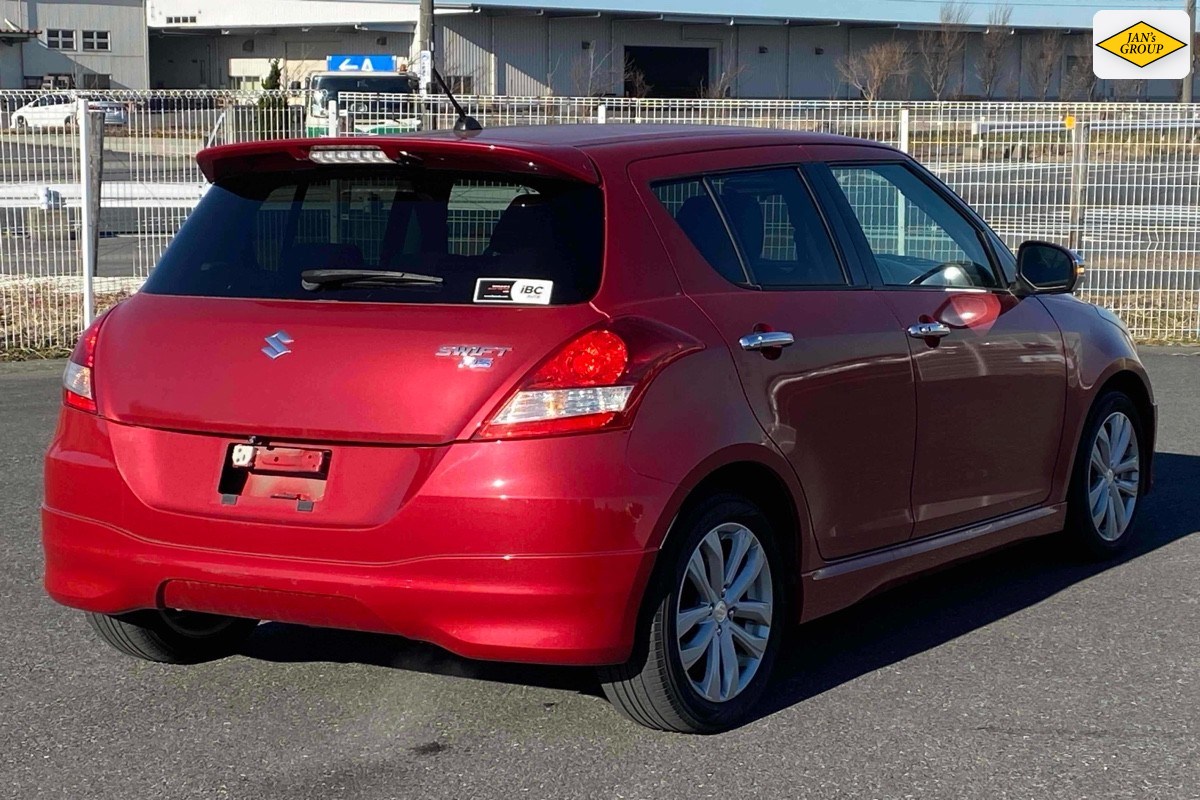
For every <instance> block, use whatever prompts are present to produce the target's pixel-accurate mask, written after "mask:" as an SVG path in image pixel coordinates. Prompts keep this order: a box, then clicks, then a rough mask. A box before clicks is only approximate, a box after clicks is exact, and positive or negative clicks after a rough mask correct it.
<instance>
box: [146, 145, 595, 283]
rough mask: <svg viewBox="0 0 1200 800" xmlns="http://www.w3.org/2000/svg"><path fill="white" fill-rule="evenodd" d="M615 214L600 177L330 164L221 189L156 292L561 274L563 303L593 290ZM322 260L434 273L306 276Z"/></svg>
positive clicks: (175, 245) (235, 181)
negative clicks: (606, 205) (607, 213)
mask: <svg viewBox="0 0 1200 800" xmlns="http://www.w3.org/2000/svg"><path fill="white" fill-rule="evenodd" d="M603 236H604V217H603V207H602V198H601V195H600V190H599V189H598V188H596V187H594V186H590V185H586V184H582V183H576V182H570V181H555V180H540V179H528V178H525V177H524V176H521V177H518V176H513V175H491V174H476V173H461V172H449V171H436V170H426V171H414V170H406V169H403V168H397V169H390V168H385V169H378V168H368V169H362V168H322V169H310V170H303V171H296V172H289V173H273V172H272V173H251V174H246V175H240V176H235V177H233V178H230V179H227V180H224V181H221V182H220V183H218V184H216V185H214V186H212V187H210V188H209V190H208V192H207V193H206V195H205V197H204V199H203V200H202V201H201V202H200V204H199V205H198V206H197V208H196V210H195V211H194V212H193V213H192V214H191V216H190V217H188V220H187V222H186V223H185V224H184V226H183V227H182V228H181V230H180V232H179V234H178V235H177V236H176V237H175V240H174V241H173V242H172V244H171V246H170V247H169V248H168V249H167V252H166V253H165V254H164V255H163V257H162V260H161V261H160V262H159V264H158V266H157V267H156V268H155V270H154V272H153V273H152V274H151V276H150V278H149V280H148V281H147V282H146V284H145V287H144V291H147V292H150V293H153V294H172V295H193V296H207V297H253V298H277V299H289V300H351V301H362V302H397V303H451V304H467V303H473V302H475V301H476V298H477V293H476V289H477V284H478V283H479V282H480V281H481V280H484V279H495V280H501V281H503V280H522V279H527V280H538V281H550V282H552V289H551V293H550V304H551V305H564V304H570V303H581V302H586V301H587V300H589V299H591V297H592V296H593V295H594V294H595V293H596V290H597V288H598V287H599V284H600V272H601V263H602V260H603ZM309 270H379V271H385V272H404V273H409V274H417V275H422V276H429V277H433V278H438V279H440V282H426V283H424V284H420V285H416V284H414V285H401V284H395V283H389V284H388V285H380V284H371V285H363V284H359V283H346V284H340V285H336V286H335V285H332V284H327V285H324V286H322V287H320V288H318V289H313V288H312V287H311V284H310V285H309V288H305V281H304V280H303V278H302V273H304V272H305V271H309Z"/></svg>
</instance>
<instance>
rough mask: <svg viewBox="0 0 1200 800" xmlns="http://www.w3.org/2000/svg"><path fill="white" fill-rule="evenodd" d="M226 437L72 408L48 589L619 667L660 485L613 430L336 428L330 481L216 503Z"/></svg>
mask: <svg viewBox="0 0 1200 800" xmlns="http://www.w3.org/2000/svg"><path fill="white" fill-rule="evenodd" d="M229 441H230V440H228V439H225V438H223V437H216V436H207V435H201V434H190V433H182V432H172V431H161V430H155V429H148V428H138V427H134V426H129V425H122V424H118V423H115V422H111V421H106V420H104V419H101V418H99V417H96V416H94V415H90V414H84V413H83V412H80V411H75V410H72V409H66V410H64V411H63V413H62V416H61V418H60V422H59V428H58V432H57V434H56V435H55V438H54V441H53V442H52V443H51V445H50V450H49V452H48V453H47V456H46V478H45V486H46V495H45V503H44V506H43V510H42V538H43V546H44V549H45V556H46V576H45V584H46V589H47V591H48V592H49V594H50V596H51V597H53V598H54V599H55V600H57V601H58V602H60V603H62V604H64V605H67V606H71V607H74V608H80V609H84V610H87V611H94V612H99V613H105V614H119V613H124V612H128V611H135V610H140V609H151V608H176V609H183V610H191V611H205V612H209V613H218V614H228V615H231V616H242V617H250V618H257V619H266V620H276V621H280V622H294V623H300V624H307V625H316V626H326V627H338V628H349V629H356V630H366V631H377V632H381V633H391V634H398V635H402V636H406V637H410V638H413V639H419V640H423V641H428V642H433V643H435V644H437V645H440V646H442V647H445V648H446V649H448V650H450V651H452V652H455V653H458V654H460V655H463V656H467V657H471V658H483V659H495V660H504V661H519V662H530V663H546V664H578V665H585V664H615V663H620V662H622V661H624V660H625V659H626V658H627V657H628V654H629V653H630V651H631V650H632V646H633V638H634V631H635V628H636V619H637V613H638V610H639V607H640V604H641V598H642V595H643V593H644V591H645V586H646V583H647V580H648V576H649V574H650V570H651V568H652V565H653V562H654V558H655V555H656V553H657V550H658V544H659V543H660V541H661V524H662V523H661V521H662V520H663V519H664V517H665V513H666V512H665V509H666V505H667V503H668V501H669V498H670V496H671V492H672V490H673V487H672V486H671V485H669V484H666V483H663V482H661V481H657V480H655V479H651V478H646V477H645V476H642V475H640V474H638V473H636V472H634V471H633V470H631V469H629V468H628V466H627V465H626V463H625V448H626V437H625V434H624V433H623V432H614V433H608V434H599V435H595V436H576V437H570V438H569V439H562V440H554V439H540V440H537V439H534V440H524V441H505V442H487V443H459V444H453V445H447V446H440V447H433V448H422V447H408V448H404V447H371V446H355V445H333V446H332V447H333V450H334V452H333V455H332V461H331V462H330V463H331V465H332V466H331V467H330V478H329V487H328V489H327V491H326V493H325V496H324V499H323V500H321V501H319V502H318V503H317V505H316V508H315V509H314V510H312V511H310V512H302V511H300V510H299V509H298V508H297V506H296V503H295V502H289V501H282V500H273V499H266V498H257V499H255V498H243V499H244V502H242V501H239V502H238V503H236V504H235V505H226V504H224V503H223V502H222V500H221V495H220V494H219V493H218V488H217V484H218V480H217V476H218V474H219V472H220V469H221V466H222V464H223V463H224V458H225V455H224V454H225V452H226V448H227V447H228V442H229Z"/></svg>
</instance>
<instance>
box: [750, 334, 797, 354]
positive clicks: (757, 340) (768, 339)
mask: <svg viewBox="0 0 1200 800" xmlns="http://www.w3.org/2000/svg"><path fill="white" fill-rule="evenodd" d="M795 343H796V337H795V336H793V335H792V334H790V333H788V332H787V331H755V332H754V333H751V334H749V335H747V336H743V337H742V338H740V339H738V344H740V345H741V346H742V349H743V350H751V351H754V350H773V349H775V348H777V347H787V346H789V345H793V344H795Z"/></svg>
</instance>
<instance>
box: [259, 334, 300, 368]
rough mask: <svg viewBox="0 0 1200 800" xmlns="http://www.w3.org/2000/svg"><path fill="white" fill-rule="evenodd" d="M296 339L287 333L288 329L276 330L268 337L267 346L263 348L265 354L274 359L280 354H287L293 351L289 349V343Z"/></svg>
mask: <svg viewBox="0 0 1200 800" xmlns="http://www.w3.org/2000/svg"><path fill="white" fill-rule="evenodd" d="M294 341H296V340H295V339H293V338H292V337H290V336H288V335H287V332H286V331H276V332H275V333H272V334H271V335H270V336H268V337H267V338H266V342H267V346H266V347H264V348H263V349H262V352H263V355H265V356H266V357H267V358H269V359H271V360H272V361H274V360H275V359H277V358H279V357H280V356H286V355H287V354H288V353H290V352H292V351H291V350H289V349H288V345H289V344H291V343H292V342H294Z"/></svg>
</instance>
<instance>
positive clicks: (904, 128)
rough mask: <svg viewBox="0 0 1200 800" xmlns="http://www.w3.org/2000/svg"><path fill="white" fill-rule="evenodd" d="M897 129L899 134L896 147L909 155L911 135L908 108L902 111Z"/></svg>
mask: <svg viewBox="0 0 1200 800" xmlns="http://www.w3.org/2000/svg"><path fill="white" fill-rule="evenodd" d="M896 127H897V132H898V134H897V137H896V140H897V144H896V146H897V147H899V148H900V149H901V150H902V151H903V152H905V153H907V152H908V151H909V150H908V147H909V143H908V136H909V134H908V109H907V108H902V109H900V118H899V120H897V126H896Z"/></svg>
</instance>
